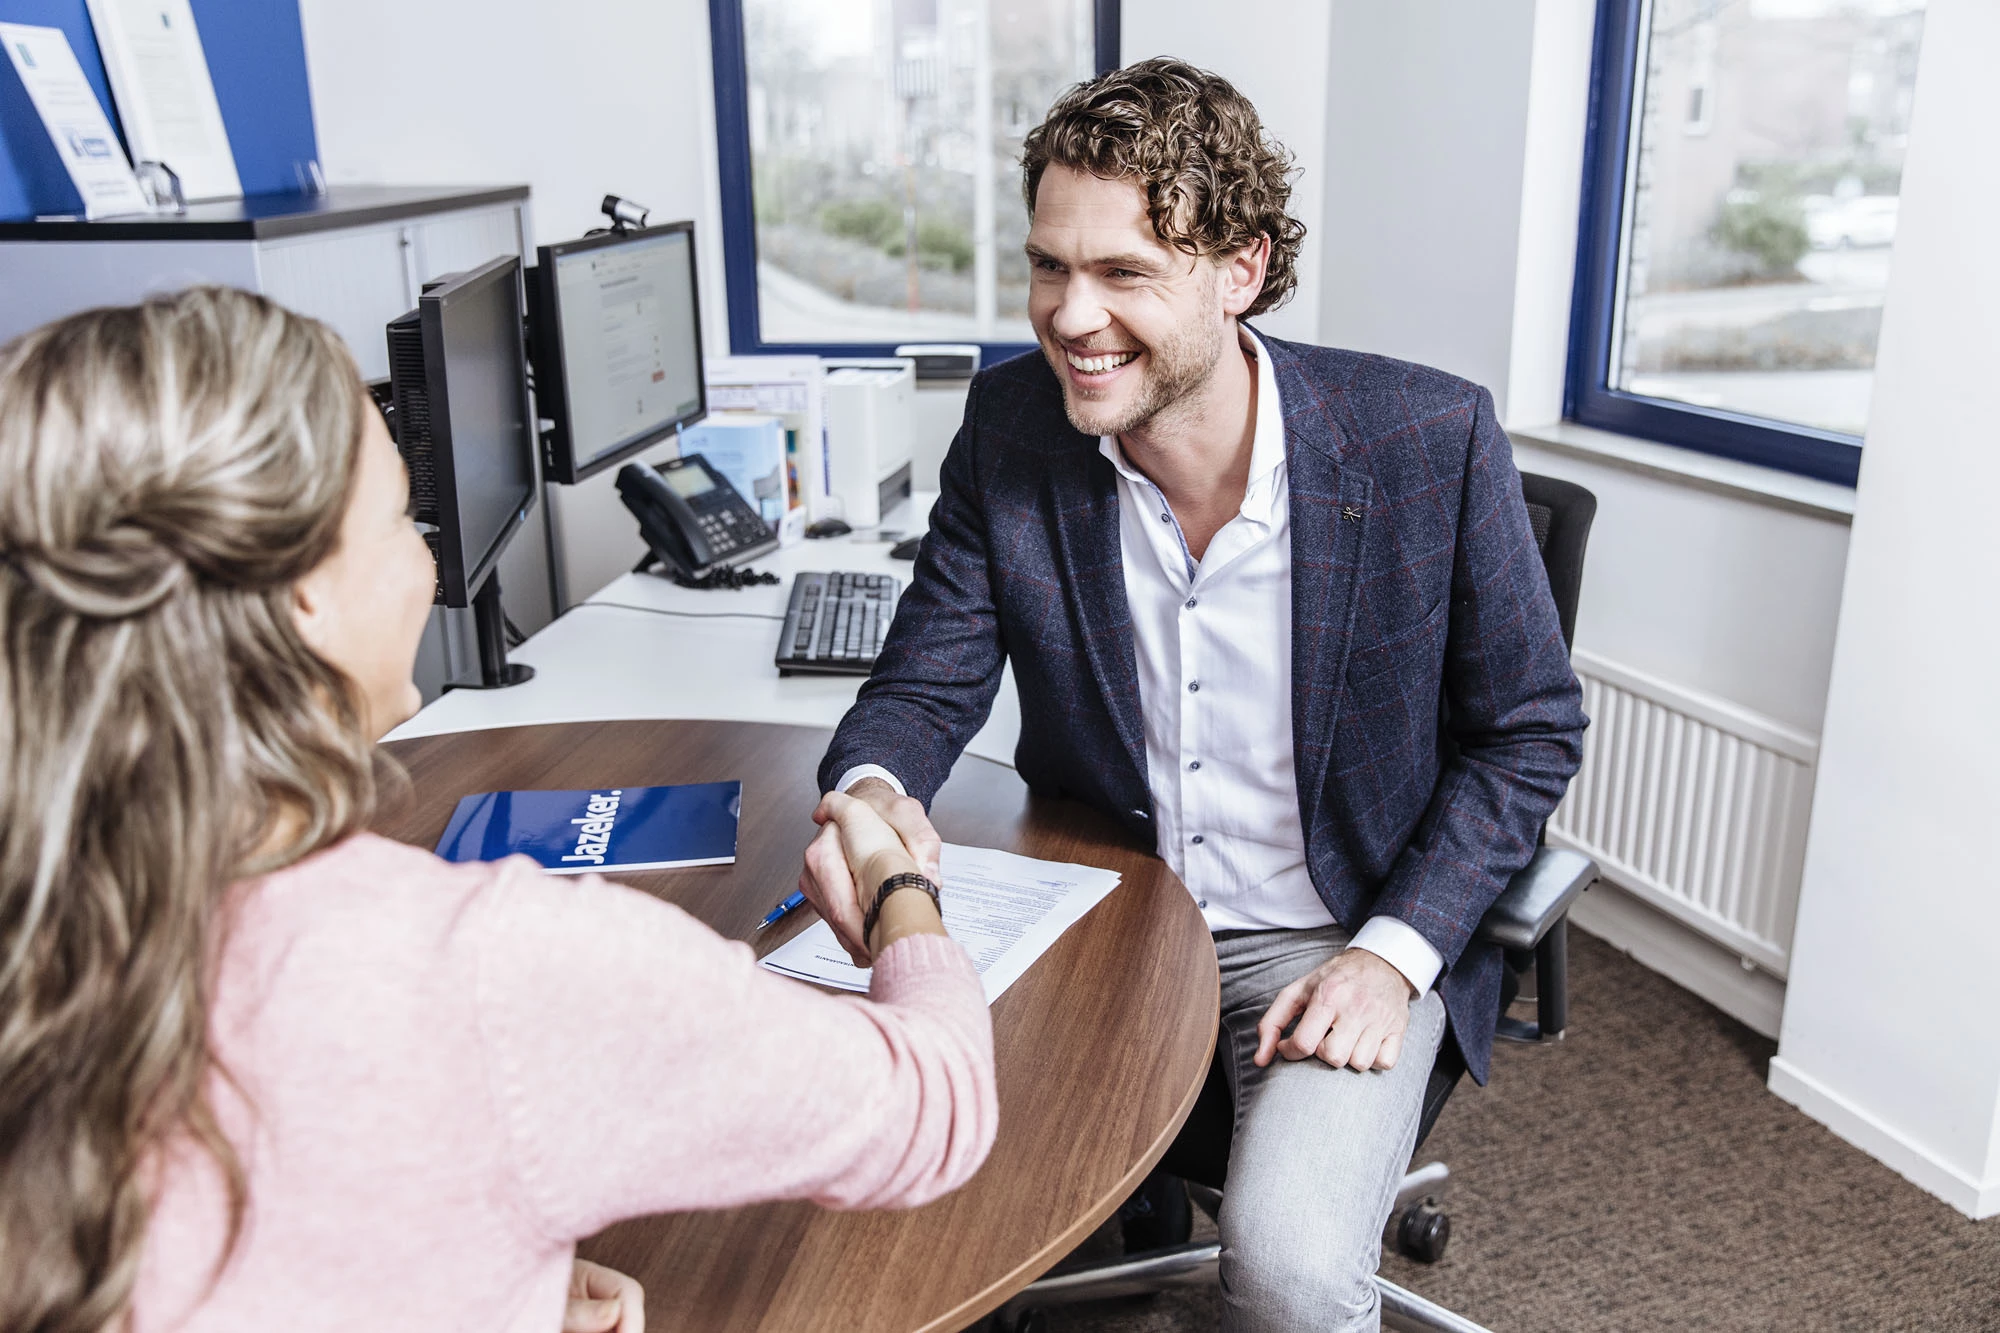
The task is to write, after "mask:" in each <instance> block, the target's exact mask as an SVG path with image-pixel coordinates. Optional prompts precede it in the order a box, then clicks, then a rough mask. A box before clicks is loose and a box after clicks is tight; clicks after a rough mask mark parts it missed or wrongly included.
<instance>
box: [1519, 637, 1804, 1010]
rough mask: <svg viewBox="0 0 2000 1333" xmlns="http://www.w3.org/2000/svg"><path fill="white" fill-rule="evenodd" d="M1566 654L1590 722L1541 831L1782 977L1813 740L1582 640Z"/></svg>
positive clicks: (1788, 946) (1796, 885)
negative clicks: (1564, 791) (1569, 777)
mask: <svg viewBox="0 0 2000 1333" xmlns="http://www.w3.org/2000/svg"><path fill="white" fill-rule="evenodd" d="M1574 662H1575V666H1576V674H1577V677H1578V678H1579V679H1580V680H1581V681H1582V682H1583V706H1584V711H1585V712H1587V713H1589V714H1590V730H1589V731H1588V732H1587V733H1585V736H1584V746H1583V768H1582V769H1581V770H1580V771H1579V772H1578V773H1577V775H1576V780H1575V781H1574V782H1572V783H1571V784H1570V789H1569V794H1568V795H1567V796H1566V797H1564V799H1563V803H1562V804H1561V805H1560V806H1558V807H1557V809H1556V813H1555V818H1554V819H1552V820H1550V821H1549V838H1550V840H1551V841H1552V842H1556V843H1560V844H1564V845H1567V846H1571V847H1575V848H1577V849H1579V850H1581V851H1583V852H1586V853H1588V854H1589V855H1591V856H1594V857H1596V858H1597V861H1598V864H1599V865H1601V866H1602V867H1603V869H1604V877H1605V878H1606V879H1608V880H1610V881H1611V882H1613V883H1614V884H1617V885H1618V886H1619V887H1620V888H1623V889H1627V890H1629V891H1630V892H1632V893H1633V894H1635V895H1637V896H1638V897H1640V898H1642V899H1644V900H1645V901H1646V902H1649V903H1651V904H1652V905H1653V906H1655V907H1657V908H1659V909H1660V910H1661V911H1663V912H1666V913H1667V914H1668V915H1670V916H1672V917H1674V918H1676V919H1677V920H1679V921H1681V922H1683V923H1684V924H1686V925H1688V926H1690V927H1692V928H1693V929H1694V930H1696V931H1699V932H1700V933H1702V934H1703V935H1706V936H1708V937H1709V938H1710V939H1712V940H1714V941H1715V942H1716V943H1718V944H1720V945H1722V946H1723V947H1724V948H1727V949H1730V950H1732V951H1733V952H1735V953H1737V954H1739V955H1741V956H1742V957H1744V958H1746V959H1748V960H1749V961H1751V962H1753V963H1755V964H1757V966H1759V967H1761V968H1763V969H1765V970H1766V971H1768V972H1771V973H1772V974H1774V975H1776V976H1779V977H1783V976H1784V975H1785V972H1786V965H1787V961H1788V959H1789V957H1790V954H1791V945H1792V922H1793V919H1794V918H1795V916H1796V915H1797V911H1798V901H1799V878H1800V874H1801V871H1802V867H1803V864H1804V860H1805V846H1806V818H1807V815H1808V814H1809V812H1810V811H1811V808H1812V788H1813V768H1814V765H1815V763H1816V762H1817V760H1818V757H1819V743H1818V741H1817V740H1815V739H1814V738H1813V737H1811V736H1808V735H1805V734H1803V733H1802V732H1799V731H1797V730H1795V729H1793V728H1791V727H1788V726H1785V725H1784V724H1782V723H1780V722H1777V721H1774V720H1773V719H1771V718H1767V717H1763V716H1761V715H1759V714H1757V713H1753V712H1751V711H1750V710H1748V709H1745V708H1740V707H1738V706H1737V705H1735V704H1731V703H1728V702H1726V701H1724V700H1720V699H1716V698H1713V697H1711V696H1707V695H1702V694H1698V693H1695V692H1694V691H1690V690H1685V689H1681V688H1679V687H1678V686H1674V685H1669V684H1668V683H1666V682H1665V681H1661V680H1656V679H1654V678H1652V677H1650V676H1647V675H1645V674H1643V673H1641V672H1637V671H1633V670H1631V669H1629V668H1627V667H1622V666H1619V665H1617V664H1616V663H1613V662H1607V661H1605V660H1604V659H1603V658H1600V657H1595V656H1593V655H1591V654H1590V653H1587V652H1578V653H1576V654H1575V655H1574Z"/></svg>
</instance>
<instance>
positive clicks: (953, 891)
mask: <svg viewBox="0 0 2000 1333" xmlns="http://www.w3.org/2000/svg"><path fill="white" fill-rule="evenodd" d="M943 870H944V883H943V884H942V886H941V887H942V888H943V890H944V892H943V899H944V928H945V930H947V931H948V932H950V934H951V937H952V938H953V939H955V940H957V941H958V942H959V943H960V944H962V945H964V946H965V951H966V952H967V953H969V954H971V955H972V965H973V966H974V967H976V968H977V969H979V979H980V981H981V983H983V984H984V986H985V988H986V1002H987V1003H988V1004H991V1003H993V1001H995V1000H997V999H999V998H1000V994H1001V992H1003V991H1005V990H1006V989H1007V988H1008V987H1009V986H1011V985H1013V984H1014V982H1015V981H1017V980H1018V979H1019V978H1020V976H1021V974H1022V973H1023V972H1026V971H1027V970H1028V968H1029V967H1030V966H1031V965H1032V964H1033V963H1034V961H1035V960H1036V959H1037V958H1040V957H1041V956H1042V955H1043V954H1044V953H1046V952H1048V949H1049V946H1050V945H1052V944H1054V943H1055V942H1056V940H1057V939H1058V938H1059V937H1060V936H1061V935H1062V933H1063V932H1064V931H1065V930H1068V929H1069V928H1070V927H1071V926H1073V925H1075V924H1076V923H1077V922H1078V921H1080V920H1082V919H1083V914H1084V913H1085V912H1088V911H1089V910H1090V909H1091V908H1093V907H1095V906H1097V904H1098V903H1100V902H1102V901H1104V899H1105V897H1106V895H1108V894H1109V893H1110V892H1111V890H1113V889H1115V888H1117V887H1118V873H1117V872H1116V871H1113V870H1098V869H1096V868H1094V867H1092V866H1080V865H1070V864H1068V863H1065V862H1060V861H1036V860H1032V859H1030V858H1028V857H1025V856H1016V855H1014V854H1013V853H1012V852H1000V851H994V850H993V849H992V848H989V847H961V846H959V845H957V844H956V843H946V844H945V846H944V856H943ZM763 961H764V966H765V967H768V968H770V969H771V970H772V971H773V972H777V973H780V974H781V975H784V976H788V977H792V978H795V979H797V980H799V981H810V982H814V983H816V984H818V985H821V986H835V987H838V988H839V989H841V990H851V991H865V990H867V989H868V975H869V969H867V968H865V967H856V966H854V964H852V963H850V962H849V961H848V960H847V950H845V949H843V948H841V947H840V941H839V940H837V939H835V938H834V935H833V928H832V927H831V926H829V925H827V924H826V922H824V921H815V922H814V923H813V924H812V925H811V926H810V927H808V928H807V929H805V930H803V931H801V932H800V933H799V934H798V936H797V937H796V938H795V939H792V940H788V941H786V942H785V943H784V944H782V945H780V946H779V947H778V948H776V949H773V950H772V951H771V952H770V954H769V955H768V956H766V957H765V959H764V960H763Z"/></svg>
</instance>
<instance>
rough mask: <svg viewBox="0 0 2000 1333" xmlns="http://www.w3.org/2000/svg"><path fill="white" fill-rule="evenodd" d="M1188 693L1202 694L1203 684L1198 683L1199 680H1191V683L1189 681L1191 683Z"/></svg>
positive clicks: (1189, 683)
mask: <svg viewBox="0 0 2000 1333" xmlns="http://www.w3.org/2000/svg"><path fill="white" fill-rule="evenodd" d="M1188 693H1189V694H1200V693H1201V682H1200V681H1198V680H1191V681H1189V682H1188Z"/></svg>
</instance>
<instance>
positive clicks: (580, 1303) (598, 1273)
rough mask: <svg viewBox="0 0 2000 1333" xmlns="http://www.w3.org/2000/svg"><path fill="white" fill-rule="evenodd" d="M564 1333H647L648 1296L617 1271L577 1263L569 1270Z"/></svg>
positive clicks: (585, 1261) (599, 1265)
mask: <svg viewBox="0 0 2000 1333" xmlns="http://www.w3.org/2000/svg"><path fill="white" fill-rule="evenodd" d="M563 1333H646V1293H645V1292H644V1291H643V1290H641V1289H640V1286H639V1284H638V1283H637V1282H634V1281H633V1280H632V1279H631V1278H629V1277H626V1276H625V1275H624V1274H623V1273H620V1272H618V1271H617V1270H616V1269H612V1268H606V1267H605V1266H604V1265H603V1264H594V1263H592V1262H590V1260H588V1259H578V1260H576V1262H575V1265H574V1266H573V1267H572V1268H571V1269H570V1274H569V1304H568V1305H567V1306H566V1307H565V1308H564V1310H563Z"/></svg>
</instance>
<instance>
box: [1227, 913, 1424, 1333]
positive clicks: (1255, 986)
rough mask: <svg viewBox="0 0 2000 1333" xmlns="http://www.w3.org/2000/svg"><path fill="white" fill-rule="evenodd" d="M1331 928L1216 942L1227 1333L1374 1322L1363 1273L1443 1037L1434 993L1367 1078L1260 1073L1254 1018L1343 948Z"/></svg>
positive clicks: (1371, 1264)
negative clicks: (1227, 1112) (1398, 1051)
mask: <svg viewBox="0 0 2000 1333" xmlns="http://www.w3.org/2000/svg"><path fill="white" fill-rule="evenodd" d="M1347 940H1348V935H1347V932H1346V931H1344V930H1342V929H1340V928H1339V927H1338V926H1324V927H1321V928H1319V929H1316V930H1263V931H1254V932H1249V933H1245V934H1236V935H1226V936H1224V937H1223V938H1221V939H1218V940H1217V941H1216V942H1215V953H1216V959H1217V961H1218V963H1219V964H1220V965H1221V968H1222V1030H1221V1032H1220V1033H1219V1034H1218V1035H1217V1037H1216V1041H1217V1044H1218V1046H1219V1048H1220V1049H1221V1051H1222V1052H1223V1054H1224V1057H1225V1061H1224V1067H1225V1069H1226V1071H1227V1073H1228V1075H1229V1090H1230V1094H1231V1096H1232V1098H1233V1099H1234V1101H1235V1105H1236V1129H1235V1138H1234V1140H1233V1141H1232V1144H1231V1147H1230V1151H1229V1181H1228V1188H1227V1189H1226V1190H1225V1191H1224V1192H1223V1196H1222V1217H1221V1219H1220V1227H1221V1231H1222V1296H1223V1305H1224V1312H1223V1317H1222V1327H1223V1329H1224V1330H1225V1333H1277V1331H1278V1330H1285V1331H1286V1333H1292V1331H1293V1330H1308V1329H1310V1330H1316V1331H1317V1330H1367V1329H1375V1328H1379V1327H1380V1324H1381V1309H1380V1301H1379V1298H1378V1297H1377V1296H1376V1293H1375V1285H1374V1283H1372V1282H1371V1281H1369V1278H1370V1277H1371V1275H1373V1273H1374V1272H1375V1269H1376V1265H1377V1264H1378V1263H1379V1262H1380V1260H1381V1244H1382V1229H1383V1227H1384V1226H1385V1225H1387V1223H1388V1220H1389V1212H1390V1209H1392V1208H1393V1207H1394V1206H1395V1202H1396V1186H1397V1184H1398V1183H1399V1182H1400V1181H1401V1179H1402V1175H1403V1172H1404V1170H1405V1169H1406V1168H1407V1167H1408V1165H1409V1161H1410V1153H1411V1150H1412V1149H1413V1148H1414V1147H1415V1146H1416V1141H1417V1121H1418V1118H1419V1117H1420V1115H1421V1114H1422V1111H1423V1099H1424V1085H1425V1083H1426V1082H1427V1081H1428V1080H1429V1078H1430V1071H1431V1064H1432V1062H1433V1061H1434V1060H1435V1059H1436V1058H1437V1051H1438V1043H1439V1042H1440V1040H1441V1039H1442V1038H1443V1036H1444V1026H1445V1019H1444V1002H1443V1001H1442V1000H1440V999H1439V998H1438V993H1437V991H1436V989H1435V988H1433V989H1432V990H1430V991H1429V992H1428V993H1426V994H1425V995H1424V996H1423V998H1421V999H1419V1000H1417V1001H1415V1002H1413V1003H1412V1005H1411V1006H1410V1030H1409V1034H1408V1035H1407V1036H1406V1037H1405V1038H1404V1040H1403V1053H1402V1056H1401V1058H1400V1059H1398V1060H1397V1061H1396V1067H1395V1068H1394V1069H1390V1070H1380V1069H1378V1070H1374V1071H1371V1072H1369V1073H1366V1074H1360V1073H1356V1072H1354V1071H1353V1070H1351V1069H1334V1068H1332V1067H1330V1066H1329V1065H1327V1064H1325V1063H1324V1062H1322V1061H1320V1060H1317V1059H1310V1060H1299V1061H1291V1060H1286V1059H1285V1058H1284V1057H1282V1056H1279V1057H1277V1058H1275V1059H1273V1060H1272V1061H1271V1063H1270V1065H1269V1066H1268V1067H1266V1068H1264V1069H1259V1068H1257V1066H1256V1065H1255V1064H1253V1063H1251V1058H1252V1057H1253V1056H1254V1055H1255V1054H1256V1053H1257V1020H1258V1019H1260V1018H1262V1017H1263V1016H1264V1011H1265V1010H1266V1009H1268V1008H1269V1007H1270V1004H1271V1001H1272V1000H1273V999H1274V998H1276V996H1277V994H1278V992H1279V991H1280V990H1282V989H1283V988H1284V987H1286V986H1288V985H1290V984H1291V983H1292V982H1294V981H1297V980H1298V979H1299V978H1300V977H1302V976H1304V975H1305V974H1306V973H1308V972H1310V971H1312V970H1313V969H1314V968H1316V967H1318V966H1319V965H1320V964H1321V963H1323V962H1325V961H1326V960H1327V959H1328V958H1331V957H1332V956H1333V955H1334V954H1336V953H1338V952H1339V951H1340V950H1341V948H1342V947H1343V946H1344V945H1345V944H1346V943H1347Z"/></svg>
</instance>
